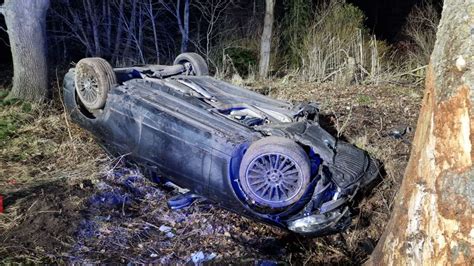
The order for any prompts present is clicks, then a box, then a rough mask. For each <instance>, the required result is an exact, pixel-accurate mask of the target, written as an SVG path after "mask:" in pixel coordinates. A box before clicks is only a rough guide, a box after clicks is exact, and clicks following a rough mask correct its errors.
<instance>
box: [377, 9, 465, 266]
mask: <svg viewBox="0 0 474 266" xmlns="http://www.w3.org/2000/svg"><path fill="white" fill-rule="evenodd" d="M473 12H474V2H472V0H445V1H444V7H443V13H442V19H441V22H440V25H439V27H438V33H437V40H436V45H435V48H434V51H433V53H432V55H431V64H430V67H429V71H428V73H427V78H426V89H425V95H424V99H423V105H422V108H421V112H420V117H419V119H418V125H417V130H416V134H415V140H414V143H413V149H412V153H411V157H410V161H409V163H408V167H407V170H406V172H405V178H404V180H403V182H402V185H401V188H400V191H399V194H398V196H397V198H396V201H395V203H394V210H393V213H392V217H391V219H390V221H389V224H388V225H387V228H386V230H385V233H384V234H383V236H382V238H381V239H380V241H379V243H378V245H377V247H376V249H375V251H374V253H373V254H372V257H371V259H370V260H369V262H368V264H377V265H379V264H383V265H387V264H388V265H393V264H397V265H446V264H465V265H472V263H473V260H472V258H473V254H474V229H473V206H474V167H473V158H474V149H473V148H474V147H473V142H474V119H473V118H474V117H473V116H474V113H473V112H474V105H473V102H472V101H473V99H474V93H473V90H474V64H473V61H474V28H473V25H474V13H473Z"/></svg>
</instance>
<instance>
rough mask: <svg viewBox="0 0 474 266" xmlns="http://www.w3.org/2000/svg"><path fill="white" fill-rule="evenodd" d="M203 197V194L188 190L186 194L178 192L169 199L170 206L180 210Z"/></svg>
mask: <svg viewBox="0 0 474 266" xmlns="http://www.w3.org/2000/svg"><path fill="white" fill-rule="evenodd" d="M199 198H201V196H199V195H196V194H193V193H191V192H186V193H184V194H178V195H176V196H174V197H172V198H170V199H169V200H168V206H169V207H170V208H171V209H172V210H179V209H183V208H186V207H189V206H190V205H191V204H193V202H194V201H196V200H197V199H199Z"/></svg>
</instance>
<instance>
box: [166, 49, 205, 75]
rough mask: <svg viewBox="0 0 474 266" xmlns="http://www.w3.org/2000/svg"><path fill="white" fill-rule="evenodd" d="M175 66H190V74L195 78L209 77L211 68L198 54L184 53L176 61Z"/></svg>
mask: <svg viewBox="0 0 474 266" xmlns="http://www.w3.org/2000/svg"><path fill="white" fill-rule="evenodd" d="M173 64H174V65H186V64H189V66H190V67H191V68H190V74H192V75H194V76H207V75H209V68H208V66H207V63H206V60H204V58H202V56H200V55H198V54H196V53H182V54H180V55H178V56H177V57H176V59H175V60H174V63H173Z"/></svg>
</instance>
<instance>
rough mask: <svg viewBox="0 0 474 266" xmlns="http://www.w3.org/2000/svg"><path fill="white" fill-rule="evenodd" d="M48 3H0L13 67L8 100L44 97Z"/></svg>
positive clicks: (46, 0)
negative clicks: (11, 87)
mask: <svg viewBox="0 0 474 266" xmlns="http://www.w3.org/2000/svg"><path fill="white" fill-rule="evenodd" d="M49 4H50V3H49V0H28V1H18V0H5V2H4V4H3V8H2V12H3V14H4V16H5V22H6V25H7V28H8V36H9V38H10V46H11V52H12V57H13V69H14V76H13V89H12V91H11V92H10V94H9V95H8V98H10V99H11V98H17V99H23V100H30V101H43V100H45V99H46V98H47V97H48V65H47V60H46V57H47V56H46V54H47V48H46V12H47V10H48V8H49Z"/></svg>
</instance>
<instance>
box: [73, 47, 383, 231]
mask: <svg viewBox="0 0 474 266" xmlns="http://www.w3.org/2000/svg"><path fill="white" fill-rule="evenodd" d="M207 74H208V70H207V65H206V64H205V61H204V60H203V59H202V58H201V57H200V56H198V55H196V54H192V53H189V54H182V55H180V56H178V57H177V60H175V63H174V64H173V65H172V66H139V67H128V68H116V69H112V67H110V65H108V63H107V62H106V61H105V60H103V59H97V58H88V59H83V61H82V62H81V61H80V62H79V63H78V65H77V66H76V68H74V69H71V70H70V71H69V73H68V74H67V75H66V76H65V80H64V99H65V104H66V109H67V110H68V112H69V114H70V116H71V118H72V120H73V121H74V122H75V123H77V124H79V125H80V126H81V127H83V128H85V129H86V130H88V131H90V132H91V133H92V134H93V135H94V136H95V137H96V139H97V141H98V143H99V144H100V145H101V146H102V147H104V149H105V150H106V151H108V152H109V153H110V154H112V155H114V156H123V155H127V159H128V160H129V162H131V163H134V164H137V165H139V166H140V167H141V168H142V169H143V171H144V172H145V173H146V174H147V175H149V176H156V177H159V178H160V179H162V180H163V181H171V182H173V183H174V184H176V185H178V186H181V187H184V188H187V189H189V190H190V191H191V193H190V195H192V196H191V197H196V196H195V195H199V196H200V197H204V198H206V199H209V200H211V201H212V202H214V203H216V204H218V205H219V206H222V207H223V208H226V209H229V210H231V211H233V212H236V213H239V214H242V215H245V216H248V217H251V218H254V219H257V220H260V221H262V222H266V223H269V224H272V225H276V226H279V227H281V228H285V229H288V230H290V231H293V232H296V233H299V234H305V235H313V236H321V235H326V234H330V233H334V232H338V231H341V230H344V229H345V228H347V226H348V225H350V221H351V205H352V204H353V200H354V197H355V196H356V195H357V194H358V193H360V192H361V191H364V190H366V189H368V188H369V187H370V185H371V184H372V183H373V182H374V180H375V179H376V177H377V176H378V168H379V167H378V163H377V162H376V161H375V160H374V159H372V158H371V157H370V156H369V155H368V154H367V153H366V152H364V151H363V150H361V149H359V148H357V147H355V146H353V145H351V144H349V143H347V142H344V141H342V140H339V139H337V138H335V137H334V136H332V135H331V134H329V133H328V132H327V131H326V130H325V129H323V128H322V127H321V126H320V124H319V121H318V119H319V106H318V105H317V104H315V103H289V102H284V101H280V100H275V99H272V98H269V97H267V96H264V95H260V94H258V93H255V92H253V91H251V90H248V89H245V88H241V87H238V86H234V85H232V84H229V83H227V82H224V81H221V80H217V79H215V78H212V77H210V76H207Z"/></svg>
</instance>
